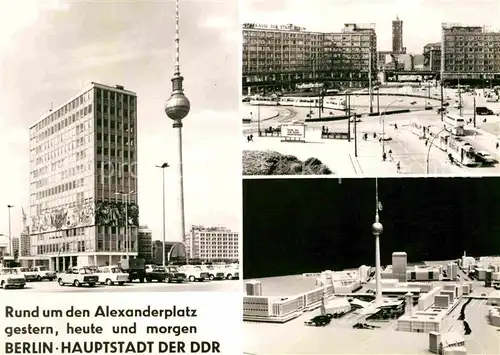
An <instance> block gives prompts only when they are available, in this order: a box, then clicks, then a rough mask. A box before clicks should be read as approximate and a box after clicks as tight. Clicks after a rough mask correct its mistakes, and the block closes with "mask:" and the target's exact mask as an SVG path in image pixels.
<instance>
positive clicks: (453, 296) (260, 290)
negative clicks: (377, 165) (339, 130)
mask: <svg viewBox="0 0 500 355" xmlns="http://www.w3.org/2000/svg"><path fill="white" fill-rule="evenodd" d="M243 275H244V288H245V294H244V296H243V321H244V324H243V330H244V351H245V354H253V355H264V354H281V355H286V354H449V355H451V354H500V178H498V177H482V178H463V177H460V178H444V177H443V178H352V179H335V178H327V179H324V178H311V179H309V178H304V179H245V180H244V181H243Z"/></svg>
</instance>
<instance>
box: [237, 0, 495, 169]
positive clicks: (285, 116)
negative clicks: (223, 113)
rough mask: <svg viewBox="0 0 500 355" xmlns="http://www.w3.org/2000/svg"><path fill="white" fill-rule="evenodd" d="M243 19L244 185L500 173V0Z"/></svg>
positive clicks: (315, 9)
mask: <svg viewBox="0 0 500 355" xmlns="http://www.w3.org/2000/svg"><path fill="white" fill-rule="evenodd" d="M241 7H242V8H241V11H240V14H241V15H240V16H241V19H242V41H243V42H242V43H243V45H242V52H243V53H242V99H241V101H242V102H241V107H240V113H241V118H242V122H243V124H242V139H243V143H242V144H243V146H242V168H243V172H242V174H243V175H244V176H247V177H251V176H270V175H334V176H340V177H354V176H367V177H376V176H401V175H408V174H409V175H452V176H477V175H490V174H498V173H500V164H499V158H500V147H499V146H500V102H499V97H500V28H495V25H496V26H498V13H500V2H499V1H498V0H476V1H469V0H456V1H445V0H414V1H404V0H384V1H373V0H357V1H342V0H309V1H296V0H274V1H258V0H243V1H242V2H241ZM467 9H470V11H467Z"/></svg>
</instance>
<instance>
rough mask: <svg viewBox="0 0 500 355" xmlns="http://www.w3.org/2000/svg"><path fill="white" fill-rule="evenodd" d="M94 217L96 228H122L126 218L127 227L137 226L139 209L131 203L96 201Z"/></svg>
mask: <svg viewBox="0 0 500 355" xmlns="http://www.w3.org/2000/svg"><path fill="white" fill-rule="evenodd" d="M125 207H127V213H125ZM95 216H96V219H95V221H96V225H98V226H108V227H123V226H125V219H126V218H128V225H129V226H136V227H138V226H139V207H138V206H137V205H136V204H135V203H132V202H129V203H127V204H125V203H123V202H114V201H97V203H96V212H95Z"/></svg>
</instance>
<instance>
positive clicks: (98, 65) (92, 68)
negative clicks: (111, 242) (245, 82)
mask: <svg viewBox="0 0 500 355" xmlns="http://www.w3.org/2000/svg"><path fill="white" fill-rule="evenodd" d="M0 4H1V5H0V6H1V7H0V26H1V29H0V53H1V61H0V64H1V67H0V88H1V92H0V98H1V102H0V162H1V163H2V167H3V169H2V170H3V172H2V174H1V175H0V203H1V204H2V206H1V208H0V233H2V234H7V233H8V217H7V216H8V213H7V207H6V205H7V204H12V205H15V208H14V209H13V210H12V234H13V236H16V235H18V233H19V232H20V229H21V208H20V207H21V206H23V207H24V209H25V211H29V208H28V203H29V199H28V198H29V190H28V189H29V166H28V165H29V155H28V152H29V146H28V128H29V126H30V125H31V124H32V123H34V122H35V121H36V120H37V119H38V118H39V117H40V116H41V115H42V114H43V113H45V112H46V111H47V110H48V109H49V108H50V102H51V101H52V102H53V103H54V107H57V106H58V105H60V104H62V103H64V102H65V101H66V100H67V99H69V98H71V97H72V96H74V95H76V94H78V93H79V92H80V90H82V89H83V88H84V87H85V86H86V85H88V84H89V83H90V82H92V81H94V82H100V83H103V84H108V85H115V84H121V85H123V86H125V88H126V89H129V90H132V91H135V92H136V93H137V96H138V123H137V126H138V169H139V177H138V181H139V206H140V211H141V217H140V222H141V224H148V225H149V227H150V228H151V229H152V230H153V238H154V239H160V238H161V230H162V223H161V216H162V214H161V212H162V200H161V170H160V169H157V168H155V165H157V164H161V163H163V162H164V161H166V162H169V163H170V165H172V168H170V169H167V174H166V175H167V178H166V180H167V185H166V186H167V225H168V227H167V240H172V241H178V240H180V238H181V235H180V233H179V227H178V223H177V226H176V221H178V214H177V211H178V208H177V206H178V192H179V190H178V183H177V182H178V178H177V170H176V168H175V167H176V165H177V150H176V148H177V145H176V136H175V135H174V130H173V128H172V121H171V120H170V119H169V118H168V117H167V116H166V115H165V113H164V110H163V106H164V103H165V100H166V99H168V97H169V96H170V93H171V82H170V78H171V76H172V74H173V65H174V52H173V49H174V32H175V21H174V9H175V4H174V1H140V0H134V1H125V0H122V1H92V0H88V1H66V2H63V1H38V0H22V1H14V0H0ZM237 10H238V9H237V4H236V2H235V1H234V0H217V1H213V0H212V1H193V0H189V1H188V0H186V1H183V0H181V2H180V11H181V20H180V22H181V25H180V31H181V73H182V74H183V75H184V77H185V81H184V84H185V93H186V95H187V97H188V98H189V99H190V101H191V112H190V115H189V116H188V117H187V118H186V119H185V123H184V130H183V134H184V174H185V199H186V208H185V210H186V225H187V227H188V228H189V226H190V225H191V224H205V225H225V226H227V227H229V228H232V229H236V230H237V229H238V228H239V215H240V212H239V211H240V199H241V192H240V189H241V188H240V185H241V184H240V180H239V178H238V176H239V173H240V166H239V164H240V152H239V143H240V139H239V134H238V128H239V121H238V115H237V112H236V110H237V108H238V93H239V90H238V87H239V81H240V79H239V77H238V75H239V74H238V73H239V63H238V58H239V44H238V41H239V39H240V30H239V25H238V19H237ZM1 210H3V212H1ZM0 242H4V240H2V239H1V238H0Z"/></svg>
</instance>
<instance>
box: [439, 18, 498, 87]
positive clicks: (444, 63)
mask: <svg viewBox="0 0 500 355" xmlns="http://www.w3.org/2000/svg"><path fill="white" fill-rule="evenodd" d="M441 53H442V55H441V71H442V73H443V74H442V75H443V79H444V80H446V81H451V82H458V80H460V82H461V83H464V84H465V83H473V82H476V83H478V84H483V87H484V84H487V83H490V84H492V83H495V84H497V83H500V32H493V31H491V30H488V29H486V28H485V27H481V26H464V25H459V24H443V25H442V33H441Z"/></svg>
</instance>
